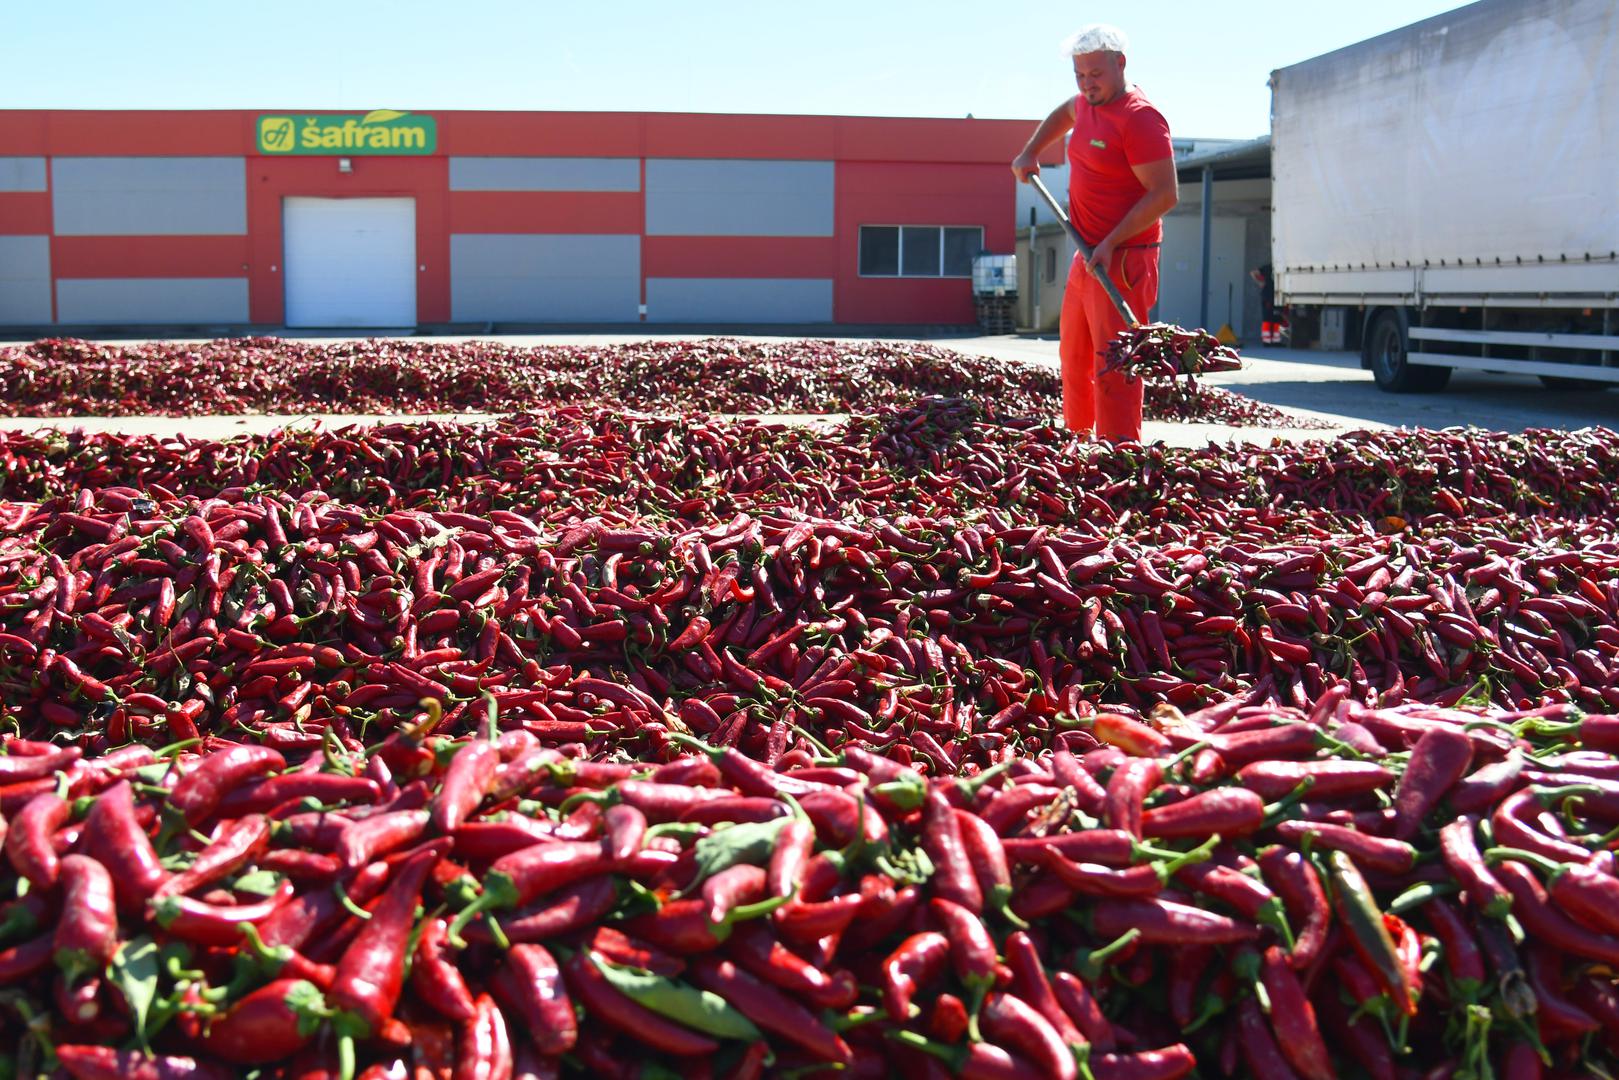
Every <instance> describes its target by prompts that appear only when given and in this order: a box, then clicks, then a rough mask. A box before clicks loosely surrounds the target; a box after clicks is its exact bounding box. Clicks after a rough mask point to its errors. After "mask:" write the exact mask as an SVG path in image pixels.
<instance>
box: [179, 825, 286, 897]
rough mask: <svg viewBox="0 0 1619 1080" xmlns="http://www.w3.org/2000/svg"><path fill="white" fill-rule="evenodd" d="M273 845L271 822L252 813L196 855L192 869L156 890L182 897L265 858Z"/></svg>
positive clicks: (228, 828)
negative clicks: (265, 853) (260, 858)
mask: <svg viewBox="0 0 1619 1080" xmlns="http://www.w3.org/2000/svg"><path fill="white" fill-rule="evenodd" d="M269 843H270V819H269V818H267V817H265V816H264V815H263V814H249V815H248V816H247V817H244V818H240V819H238V820H236V821H232V822H231V823H229V824H228V825H226V826H225V827H224V828H223V829H221V830H220V832H219V835H218V836H217V837H216V838H215V839H214V841H213V843H211V844H209V845H208V846H207V847H206V848H204V849H203V850H202V851H200V852H198V853H197V857H196V859H194V860H193V861H192V863H191V865H190V866H188V867H186V868H185V870H183V871H181V872H180V873H178V874H175V875H174V876H173V877H171V878H169V879H168V880H166V881H164V882H163V883H162V884H161V885H159V886H158V887H157V891H156V892H154V893H153V894H152V895H153V896H156V897H163V896H171V895H180V894H184V893H188V892H191V891H193V890H194V889H197V888H200V887H201V886H203V885H207V884H210V883H212V882H215V881H218V880H219V879H220V878H222V877H228V876H229V875H231V874H233V873H235V872H236V871H237V870H240V869H241V868H242V867H244V866H246V865H247V864H248V863H250V862H253V861H254V860H256V859H257V858H258V857H259V856H260V855H262V854H263V853H264V851H265V849H266V848H267V847H268V846H269Z"/></svg>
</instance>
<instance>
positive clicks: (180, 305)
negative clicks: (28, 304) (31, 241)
mask: <svg viewBox="0 0 1619 1080" xmlns="http://www.w3.org/2000/svg"><path fill="white" fill-rule="evenodd" d="M56 318H57V321H58V322H62V323H68V324H73V323H99V324H103V325H120V326H143V325H172V324H177V323H185V324H193V323H205V324H215V323H231V324H236V323H245V322H247V321H248V319H247V279H246V278H63V279H62V280H60V281H58V282H57V283H56Z"/></svg>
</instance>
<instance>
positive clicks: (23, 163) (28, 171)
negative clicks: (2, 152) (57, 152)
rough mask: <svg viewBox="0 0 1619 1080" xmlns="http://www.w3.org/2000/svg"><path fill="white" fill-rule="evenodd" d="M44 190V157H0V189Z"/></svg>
mask: <svg viewBox="0 0 1619 1080" xmlns="http://www.w3.org/2000/svg"><path fill="white" fill-rule="evenodd" d="M44 190H45V159H44V158H42V157H0V191H44Z"/></svg>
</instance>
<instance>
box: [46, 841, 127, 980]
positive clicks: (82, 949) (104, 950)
mask: <svg viewBox="0 0 1619 1080" xmlns="http://www.w3.org/2000/svg"><path fill="white" fill-rule="evenodd" d="M61 885H62V914H61V917H60V918H59V919H58V920H57V923H56V932H55V935H54V936H53V937H52V946H53V948H54V952H55V957H56V963H57V965H58V966H59V967H61V968H62V970H63V971H65V972H66V973H67V975H68V978H69V980H70V981H75V982H76V981H77V980H78V978H79V977H80V976H82V975H85V974H89V973H91V972H95V971H100V970H101V969H102V968H103V967H105V966H106V965H107V964H108V963H109V962H110V961H111V960H112V957H113V953H114V952H116V951H117V949H118V908H117V905H116V903H115V902H114V900H113V885H112V875H111V874H109V873H108V872H107V868H106V867H104V866H102V865H101V864H100V863H99V862H97V861H96V860H94V859H92V858H89V857H87V856H84V855H67V856H64V857H63V859H62V867H61Z"/></svg>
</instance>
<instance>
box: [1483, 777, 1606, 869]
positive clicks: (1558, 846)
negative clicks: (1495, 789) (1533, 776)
mask: <svg viewBox="0 0 1619 1080" xmlns="http://www.w3.org/2000/svg"><path fill="white" fill-rule="evenodd" d="M1541 794H1542V793H1541V792H1538V791H1536V789H1534V788H1521V789H1519V790H1518V791H1514V792H1513V793H1512V794H1511V795H1508V796H1507V797H1506V798H1505V799H1504V800H1503V801H1502V802H1501V804H1500V805H1498V806H1497V807H1496V808H1495V813H1493V814H1492V815H1490V825H1491V827H1492V828H1493V829H1494V831H1495V842H1496V844H1497V845H1499V846H1501V847H1510V848H1517V849H1519V850H1525V851H1533V852H1535V853H1536V854H1538V855H1544V856H1545V857H1546V858H1548V859H1556V860H1558V861H1559V862H1574V863H1583V862H1586V861H1587V860H1589V859H1590V858H1591V852H1590V851H1588V850H1587V849H1585V848H1583V847H1581V846H1580V845H1578V844H1574V843H1570V842H1569V841H1567V840H1560V839H1558V838H1557V837H1555V836H1550V835H1548V834H1547V833H1545V832H1543V831H1542V830H1541V829H1539V828H1537V827H1536V826H1535V825H1534V824H1533V822H1534V818H1535V817H1536V816H1538V815H1539V813H1540V802H1539V799H1540V795H1541Z"/></svg>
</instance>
